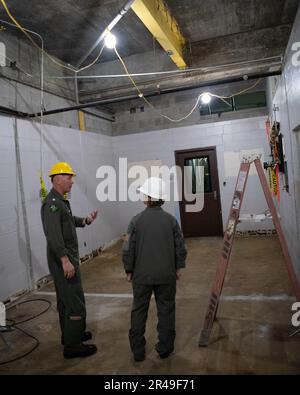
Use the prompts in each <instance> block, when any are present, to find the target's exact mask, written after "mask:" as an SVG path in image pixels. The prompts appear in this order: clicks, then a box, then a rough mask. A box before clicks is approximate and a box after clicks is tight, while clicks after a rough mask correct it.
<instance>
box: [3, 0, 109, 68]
mask: <svg viewBox="0 0 300 395" xmlns="http://www.w3.org/2000/svg"><path fill="white" fill-rule="evenodd" d="M0 1H1V3H2V5H3V8H4V9H5V11H6V13H7V15H8V16H9V18H10V19H11V20H12V22H13V23H14V24H15V25H16V26H17V27H18V28H19V29H20V30H21V31H22V32H23V33H24V34H25V36H26V37H27V38H28V39H29V40H30V41H31V43H32V44H33V45H34V46H35V47H36V48H37V49H38V50H39V51H42V52H43V53H44V54H45V55H46V56H47V57H48V58H49V59H50V60H51V61H52V62H53V63H55V64H56V65H58V66H60V67H62V68H64V69H67V70H70V71H72V72H73V73H79V72H80V71H83V70H86V69H87V68H89V67H91V66H93V65H94V64H95V63H96V62H97V61H98V59H99V58H100V56H101V54H102V51H103V48H104V45H102V47H101V48H100V51H99V53H98V55H97V56H96V58H95V59H94V60H93V61H92V62H91V63H90V64H88V65H87V66H84V67H82V68H80V69H78V68H76V67H75V66H72V65H71V64H68V65H65V64H63V63H62V62H59V61H57V60H56V59H55V58H54V57H53V56H51V55H50V54H49V53H48V52H47V51H45V50H44V49H43V48H41V47H40V46H39V45H38V44H37V43H36V42H35V41H34V40H33V38H32V37H31V36H30V34H29V33H27V31H26V30H25V29H24V28H23V27H22V26H21V24H20V23H19V22H18V21H17V20H16V18H15V17H14V16H13V15H12V13H11V12H10V11H9V9H8V7H7V5H6V2H5V0H0Z"/></svg>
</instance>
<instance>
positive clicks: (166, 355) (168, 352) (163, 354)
mask: <svg viewBox="0 0 300 395" xmlns="http://www.w3.org/2000/svg"><path fill="white" fill-rule="evenodd" d="M155 350H156V351H157V353H158V355H159V357H160V358H161V359H165V358H168V357H169V356H170V355H171V354H172V352H173V350H171V351H165V352H160V350H159V348H158V344H156V345H155Z"/></svg>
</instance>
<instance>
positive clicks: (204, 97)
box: [201, 92, 211, 104]
mask: <svg viewBox="0 0 300 395" xmlns="http://www.w3.org/2000/svg"><path fill="white" fill-rule="evenodd" d="M201 101H202V103H203V104H209V103H210V101H211V95H210V94H209V93H208V92H204V93H202V95H201Z"/></svg>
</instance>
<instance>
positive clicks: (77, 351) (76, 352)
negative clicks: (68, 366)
mask: <svg viewBox="0 0 300 395" xmlns="http://www.w3.org/2000/svg"><path fill="white" fill-rule="evenodd" d="M96 352H97V347H96V346H95V344H83V343H81V344H74V345H73V346H67V347H65V348H64V357H65V358H66V359H70V358H82V357H88V356H90V355H93V354H95V353H96Z"/></svg>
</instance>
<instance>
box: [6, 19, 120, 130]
mask: <svg viewBox="0 0 300 395" xmlns="http://www.w3.org/2000/svg"><path fill="white" fill-rule="evenodd" d="M12 29H13V28H10V27H6V30H3V31H1V37H0V41H1V42H2V43H3V44H4V45H5V47H6V56H7V59H6V65H5V66H2V67H0V72H1V78H0V92H1V95H0V106H4V107H8V108H10V109H13V110H17V111H21V112H24V113H37V112H40V111H41V62H42V58H41V52H40V51H39V50H38V49H37V48H35V47H34V46H33V45H32V44H31V43H30V42H29V40H27V39H26V38H25V39H23V37H22V38H19V37H15V36H12V35H11V30H12ZM14 30H15V29H14ZM37 43H38V44H39V45H40V42H39V41H38V39H37ZM11 62H15V66H11V64H10V63H11ZM59 63H63V62H61V61H59ZM43 64H44V109H45V110H53V109H58V108H65V107H70V106H73V105H75V104H76V103H75V85H74V80H73V79H56V78H54V77H65V76H73V75H74V73H72V72H71V71H68V70H66V69H64V68H62V67H60V66H58V65H57V64H55V63H53V62H52V61H51V60H50V59H49V57H48V56H47V55H44V62H43ZM37 121H38V120H37ZM85 121H86V129H87V130H89V131H93V132H95V133H102V134H107V135H111V133H112V128H111V122H109V121H107V120H105V119H101V118H99V117H96V116H93V115H90V114H87V113H85ZM45 123H47V124H50V125H56V126H63V127H67V128H73V129H79V122H78V112H77V111H70V112H64V113H58V114H54V115H47V116H45Z"/></svg>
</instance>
